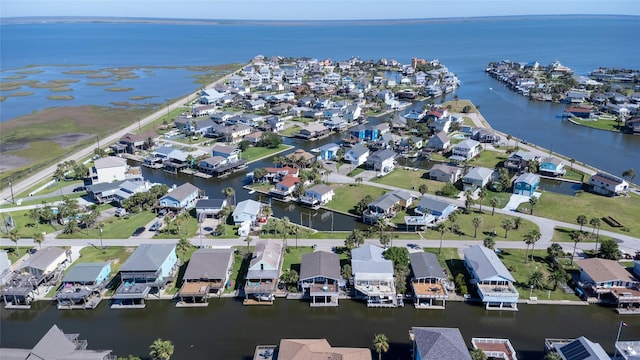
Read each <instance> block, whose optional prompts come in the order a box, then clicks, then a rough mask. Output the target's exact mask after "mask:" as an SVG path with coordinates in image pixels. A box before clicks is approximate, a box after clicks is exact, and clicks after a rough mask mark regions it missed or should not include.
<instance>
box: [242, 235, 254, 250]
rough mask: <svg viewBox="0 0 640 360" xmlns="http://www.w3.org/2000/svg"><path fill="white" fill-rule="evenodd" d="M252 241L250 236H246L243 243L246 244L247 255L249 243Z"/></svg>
mask: <svg viewBox="0 0 640 360" xmlns="http://www.w3.org/2000/svg"><path fill="white" fill-rule="evenodd" d="M252 240H253V239H252V238H251V236H247V237H246V238H245V239H244V241H245V242H246V243H247V254H248V253H249V245H250V244H251V241H252Z"/></svg>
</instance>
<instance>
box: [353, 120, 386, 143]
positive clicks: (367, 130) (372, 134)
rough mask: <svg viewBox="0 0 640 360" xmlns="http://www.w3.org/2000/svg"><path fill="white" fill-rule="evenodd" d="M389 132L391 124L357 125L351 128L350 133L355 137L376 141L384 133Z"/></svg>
mask: <svg viewBox="0 0 640 360" xmlns="http://www.w3.org/2000/svg"><path fill="white" fill-rule="evenodd" d="M387 132H389V124H387V123H380V124H377V125H371V124H367V125H357V126H354V127H352V128H351V129H349V134H350V135H351V137H352V138H354V139H359V140H367V141H376V140H378V139H379V138H380V136H382V134H384V133H387Z"/></svg>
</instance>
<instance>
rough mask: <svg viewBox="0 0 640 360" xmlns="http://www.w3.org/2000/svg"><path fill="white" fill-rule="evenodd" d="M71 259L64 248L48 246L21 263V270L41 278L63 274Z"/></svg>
mask: <svg viewBox="0 0 640 360" xmlns="http://www.w3.org/2000/svg"><path fill="white" fill-rule="evenodd" d="M69 262H70V259H69V258H68V257H67V252H66V251H65V250H64V249H61V248H59V247H55V246H47V247H45V248H43V249H40V250H38V251H37V252H36V253H35V254H33V255H31V256H30V257H29V258H28V259H27V260H26V261H24V262H23V263H22V265H20V268H19V270H20V272H23V273H29V274H32V275H35V276H38V277H40V278H44V277H47V276H52V275H54V274H55V273H58V275H60V274H62V271H63V270H64V268H65V266H66V265H67V263H69Z"/></svg>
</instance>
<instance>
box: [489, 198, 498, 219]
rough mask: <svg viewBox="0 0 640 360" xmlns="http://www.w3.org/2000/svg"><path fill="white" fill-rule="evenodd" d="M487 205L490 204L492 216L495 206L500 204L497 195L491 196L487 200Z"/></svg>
mask: <svg viewBox="0 0 640 360" xmlns="http://www.w3.org/2000/svg"><path fill="white" fill-rule="evenodd" d="M489 205H491V215H492V216H493V214H494V213H495V212H496V206H498V205H500V199H498V198H497V197H492V198H491V199H490V200H489Z"/></svg>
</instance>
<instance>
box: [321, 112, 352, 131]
mask: <svg viewBox="0 0 640 360" xmlns="http://www.w3.org/2000/svg"><path fill="white" fill-rule="evenodd" d="M327 113H328V115H329V117H327V118H326V119H325V120H324V121H323V122H322V125H324V126H326V127H327V128H328V129H330V130H333V131H340V130H342V129H344V128H346V127H347V125H348V122H347V119H345V118H343V117H342V112H340V110H337V109H331V110H327V111H325V114H327Z"/></svg>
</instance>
